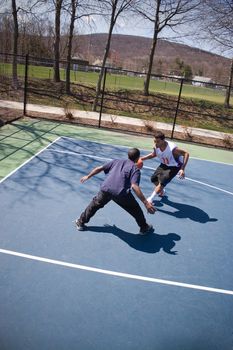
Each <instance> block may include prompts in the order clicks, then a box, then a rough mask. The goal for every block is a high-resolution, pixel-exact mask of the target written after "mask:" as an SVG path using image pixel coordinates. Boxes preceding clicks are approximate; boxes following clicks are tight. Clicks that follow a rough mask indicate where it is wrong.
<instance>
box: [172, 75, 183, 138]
mask: <svg viewBox="0 0 233 350" xmlns="http://www.w3.org/2000/svg"><path fill="white" fill-rule="evenodd" d="M183 83H184V79H181V82H180V91H179V96H178V100H177V105H176V113H175V117H174V121H173V126H172V134H171V139H173V134H174V129H175V126H176V118H177V114H178V110H179V104H180V97H181V93H182V88H183Z"/></svg>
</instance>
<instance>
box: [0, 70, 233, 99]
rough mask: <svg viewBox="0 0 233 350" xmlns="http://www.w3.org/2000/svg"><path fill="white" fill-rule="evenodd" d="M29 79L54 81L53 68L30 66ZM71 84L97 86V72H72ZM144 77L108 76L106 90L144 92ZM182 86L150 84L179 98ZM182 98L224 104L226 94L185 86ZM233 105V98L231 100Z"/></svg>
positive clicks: (21, 72) (2, 72)
mask: <svg viewBox="0 0 233 350" xmlns="http://www.w3.org/2000/svg"><path fill="white" fill-rule="evenodd" d="M24 74H25V66H24V65H22V64H18V75H19V76H21V77H22V76H24ZM0 75H8V76H11V75H12V65H11V64H10V63H5V64H3V63H0ZM28 76H29V78H37V79H49V80H50V79H52V78H53V68H52V67H42V66H35V65H30V66H29V70H28ZM60 77H61V79H62V80H65V70H64V69H60ZM70 77H71V82H77V83H79V84H88V85H90V86H95V85H96V83H97V79H98V73H97V72H83V71H71V76H70ZM143 82H144V78H143V77H136V76H127V75H121V74H107V77H106V88H107V89H110V90H140V91H142V90H143ZM179 89H180V84H179V83H176V82H170V81H162V80H154V79H151V82H150V92H151V93H153V92H154V93H155V92H158V93H163V94H167V95H172V96H178V94H179ZM182 97H187V98H193V99H198V100H206V101H210V102H214V103H219V104H222V103H223V102H224V97H225V92H224V91H222V90H217V89H215V88H208V87H198V86H193V85H189V84H184V85H183V89H182ZM231 103H233V97H232V98H231Z"/></svg>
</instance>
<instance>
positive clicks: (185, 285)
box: [0, 249, 233, 295]
mask: <svg viewBox="0 0 233 350" xmlns="http://www.w3.org/2000/svg"><path fill="white" fill-rule="evenodd" d="M0 253H2V254H7V255H13V256H18V257H21V258H24V259H30V260H35V261H40V262H44V263H48V264H53V265H59V266H64V267H68V268H72V269H79V270H85V271H91V272H96V273H100V274H104V275H110V276H116V277H121V278H128V279H133V280H139V281H144V282H151V283H158V284H165V285H170V286H175V287H183V288H189V289H197V290H201V291H205V292H212V293H221V294H228V295H233V290H227V289H219V288H211V287H205V286H200V285H196V284H189V283H181V282H175V281H169V280H164V279H160V278H153V277H145V276H140V275H132V274H129V273H122V272H116V271H111V270H103V269H99V268H96V267H91V266H85V265H79V264H72V263H68V262H64V261H60V260H53V259H48V258H43V257H39V256H35V255H29V254H23V253H19V252H15V251H12V250H6V249H0Z"/></svg>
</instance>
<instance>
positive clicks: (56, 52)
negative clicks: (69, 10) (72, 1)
mask: <svg viewBox="0 0 233 350" xmlns="http://www.w3.org/2000/svg"><path fill="white" fill-rule="evenodd" d="M62 1H63V0H56V8H55V39H54V66H53V69H54V76H53V80H54V81H55V82H60V70H59V61H60V20H61V18H60V17H61V5H62Z"/></svg>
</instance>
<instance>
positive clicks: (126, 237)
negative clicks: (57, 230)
mask: <svg viewBox="0 0 233 350" xmlns="http://www.w3.org/2000/svg"><path fill="white" fill-rule="evenodd" d="M88 231H92V232H99V233H111V234H113V235H114V236H117V237H119V238H120V239H121V240H122V241H124V242H125V243H127V244H128V245H129V246H130V247H132V248H134V249H136V250H140V251H141V252H145V253H150V254H153V253H158V252H159V251H160V250H161V249H162V250H163V251H164V252H165V253H167V254H171V255H176V254H177V251H174V250H172V249H173V248H174V247H175V245H176V243H175V241H179V240H180V239H181V237H180V236H179V235H177V234H176V233H168V234H167V235H159V234H157V233H151V234H148V235H145V236H143V235H139V234H133V233H130V232H127V231H124V230H121V229H120V228H118V227H117V226H115V225H104V226H88Z"/></svg>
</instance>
